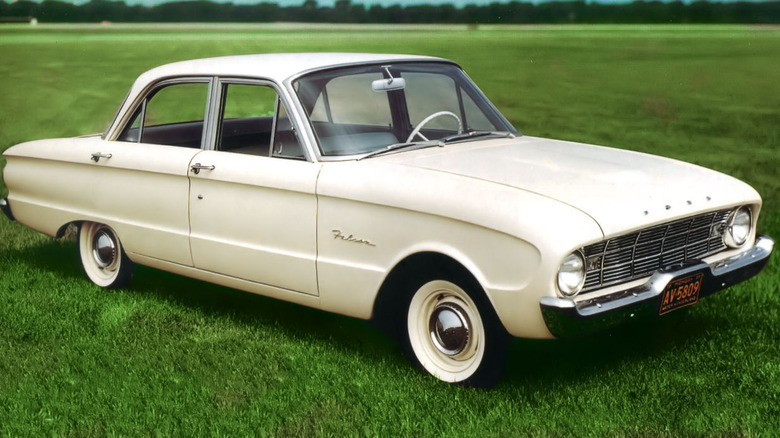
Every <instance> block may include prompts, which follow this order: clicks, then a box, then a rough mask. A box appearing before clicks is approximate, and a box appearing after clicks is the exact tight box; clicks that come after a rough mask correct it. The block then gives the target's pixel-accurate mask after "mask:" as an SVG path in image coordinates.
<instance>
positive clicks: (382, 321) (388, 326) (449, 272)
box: [371, 251, 495, 336]
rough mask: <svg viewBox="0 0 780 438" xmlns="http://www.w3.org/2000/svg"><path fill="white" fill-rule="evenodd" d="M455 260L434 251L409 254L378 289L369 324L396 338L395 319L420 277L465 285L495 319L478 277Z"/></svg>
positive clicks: (401, 313)
mask: <svg viewBox="0 0 780 438" xmlns="http://www.w3.org/2000/svg"><path fill="white" fill-rule="evenodd" d="M466 265H467V264H466V263H462V262H461V261H459V260H458V259H456V258H454V257H452V256H450V255H447V254H444V253H441V252H436V251H420V252H415V253H413V254H409V255H407V256H406V257H404V258H403V259H402V260H400V261H399V262H398V263H396V264H395V266H393V268H392V269H391V270H390V272H389V273H388V274H387V276H385V279H384V281H383V282H382V285H381V286H380V287H379V291H378V292H377V295H376V298H375V299H374V305H373V308H372V311H371V321H372V322H373V323H374V324H376V325H377V326H378V327H379V328H380V329H382V330H383V331H385V332H386V333H388V334H390V335H392V336H396V335H397V334H398V333H397V332H398V330H397V325H398V324H397V323H396V322H397V321H398V319H397V318H398V317H400V316H401V315H403V312H405V310H406V309H405V306H406V304H407V301H408V299H409V298H410V297H409V296H408V295H409V294H410V292H411V291H410V290H409V288H408V285H410V284H412V283H413V282H414V281H415V279H419V278H421V277H434V276H444V277H446V278H450V279H457V280H460V281H463V282H465V284H464V285H463V286H465V287H466V289H467V290H470V291H473V292H474V293H476V294H479V296H478V297H472V298H473V299H475V300H480V301H482V302H484V304H485V305H486V306H488V307H489V308H490V311H492V313H493V314H494V315H495V308H494V307H493V304H492V302H491V300H490V298H489V297H488V296H487V293H486V291H485V288H484V287H483V286H482V284H481V283H480V281H479V280H478V279H477V276H476V275H475V274H474V273H473V272H472V270H470V269H468V268H467V267H466Z"/></svg>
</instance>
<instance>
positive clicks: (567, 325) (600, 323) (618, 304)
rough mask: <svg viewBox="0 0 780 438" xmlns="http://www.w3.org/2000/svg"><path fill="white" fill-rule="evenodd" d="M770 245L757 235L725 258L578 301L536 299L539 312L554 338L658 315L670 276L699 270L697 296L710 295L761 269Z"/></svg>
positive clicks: (677, 276) (770, 250)
mask: <svg viewBox="0 0 780 438" xmlns="http://www.w3.org/2000/svg"><path fill="white" fill-rule="evenodd" d="M774 247H775V242H774V241H773V240H772V239H771V238H770V237H769V236H757V238H756V243H755V245H754V246H753V247H752V248H750V249H748V250H747V251H745V252H743V253H740V254H737V255H735V256H733V257H730V258H728V259H725V260H722V261H720V262H717V263H714V264H707V263H703V262H702V263H695V264H691V265H686V266H684V267H682V268H680V269H675V270H670V271H662V272H656V273H655V274H653V276H652V277H650V279H649V280H648V281H647V282H646V283H645V284H642V285H639V286H636V287H632V288H630V289H626V290H622V291H618V292H615V293H612V294H609V295H606V296H601V297H597V298H593V299H590V300H583V301H579V302H575V301H573V300H570V299H563V298H553V297H544V298H542V299H541V300H540V305H541V308H542V315H543V316H544V321H545V323H546V324H547V328H548V329H549V330H550V333H552V334H553V335H554V336H555V337H558V338H563V337H571V336H579V335H584V334H589V333H593V332H597V331H601V330H604V329H606V328H609V327H613V326H615V325H618V324H620V323H622V322H625V321H627V320H630V319H634V318H640V317H646V316H652V315H658V309H659V296H660V295H661V293H662V292H663V290H664V288H665V287H666V286H667V285H668V284H669V283H670V282H671V281H672V280H674V279H676V278H680V277H684V276H686V275H688V274H692V273H697V272H701V273H703V274H704V280H703V282H702V288H701V292H700V295H699V296H700V297H705V296H707V295H712V294H713V293H715V292H717V291H719V290H721V289H725V288H727V287H729V286H732V285H734V284H737V283H739V282H742V281H744V280H747V279H748V278H750V277H753V276H755V275H756V274H758V273H759V272H761V270H762V269H763V268H764V266H766V264H767V262H768V261H769V256H770V255H771V254H772V250H773V249H774Z"/></svg>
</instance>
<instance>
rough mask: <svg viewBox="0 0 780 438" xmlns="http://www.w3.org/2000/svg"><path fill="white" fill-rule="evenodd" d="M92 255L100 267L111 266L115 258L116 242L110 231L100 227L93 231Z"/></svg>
mask: <svg viewBox="0 0 780 438" xmlns="http://www.w3.org/2000/svg"><path fill="white" fill-rule="evenodd" d="M92 256H93V258H94V259H95V262H96V263H97V264H98V266H100V267H101V268H107V267H109V266H111V265H112V264H113V263H114V261H115V260H116V242H114V236H112V235H111V232H110V231H108V230H106V229H102V230H100V231H98V232H97V233H95V238H94V239H93V240H92Z"/></svg>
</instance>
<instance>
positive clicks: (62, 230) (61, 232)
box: [54, 219, 85, 239]
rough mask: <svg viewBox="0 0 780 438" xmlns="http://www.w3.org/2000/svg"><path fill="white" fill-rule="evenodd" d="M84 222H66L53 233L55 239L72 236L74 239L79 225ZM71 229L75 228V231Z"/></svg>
mask: <svg viewBox="0 0 780 438" xmlns="http://www.w3.org/2000/svg"><path fill="white" fill-rule="evenodd" d="M84 222H85V220H84V219H82V220H75V221H70V222H67V223H65V224H64V225H62V226H60V227H59V228H58V229H57V232H56V233H54V237H55V238H57V239H62V238H65V237H68V236H71V235H72V236H73V237H74V238H75V237H76V233H77V232H78V227H80V226H81V224H82V223H84ZM71 227H75V230H73V228H71ZM71 230H73V231H71Z"/></svg>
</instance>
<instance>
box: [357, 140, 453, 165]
mask: <svg viewBox="0 0 780 438" xmlns="http://www.w3.org/2000/svg"><path fill="white" fill-rule="evenodd" d="M432 146H444V144H443V143H441V142H440V141H438V140H436V141H426V142H410V143H395V144H391V145H389V146H386V147H385V148H384V149H379V150H377V151H374V152H371V153H369V154H366V155H363V156H362V157H360V158H358V161H360V160H362V159H364V158H371V157H376V156H378V155H384V154H388V153H390V152H395V151H400V150H402V149H411V148H415V149H422V148H429V147H432Z"/></svg>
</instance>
